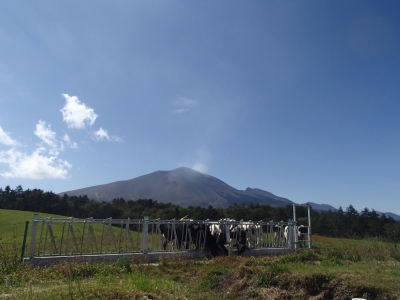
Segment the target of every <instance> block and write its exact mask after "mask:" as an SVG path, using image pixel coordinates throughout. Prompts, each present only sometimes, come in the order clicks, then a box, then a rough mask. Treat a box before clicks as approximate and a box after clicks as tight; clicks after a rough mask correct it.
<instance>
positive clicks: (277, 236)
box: [272, 225, 285, 246]
mask: <svg viewBox="0 0 400 300" xmlns="http://www.w3.org/2000/svg"><path fill="white" fill-rule="evenodd" d="M272 232H273V234H274V246H275V245H277V244H279V243H280V241H281V240H282V239H284V238H285V234H284V228H283V226H282V225H274V226H272Z"/></svg>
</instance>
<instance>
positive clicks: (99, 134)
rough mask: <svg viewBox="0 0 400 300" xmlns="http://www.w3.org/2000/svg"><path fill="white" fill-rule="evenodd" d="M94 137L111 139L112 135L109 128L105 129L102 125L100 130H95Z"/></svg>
mask: <svg viewBox="0 0 400 300" xmlns="http://www.w3.org/2000/svg"><path fill="white" fill-rule="evenodd" d="M94 137H95V138H96V140H98V141H100V140H104V139H105V140H110V137H109V135H108V133H107V130H104V129H103V128H101V127H100V129H99V130H97V131H95V132H94Z"/></svg>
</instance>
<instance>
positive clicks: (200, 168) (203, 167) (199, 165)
mask: <svg viewBox="0 0 400 300" xmlns="http://www.w3.org/2000/svg"><path fill="white" fill-rule="evenodd" d="M192 169H193V170H196V171H199V172H201V173H207V172H208V167H207V166H206V165H205V164H203V163H200V162H197V163H195V164H194V166H193V167H192Z"/></svg>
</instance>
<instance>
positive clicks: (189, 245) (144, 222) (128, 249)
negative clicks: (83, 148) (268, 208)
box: [29, 214, 311, 258]
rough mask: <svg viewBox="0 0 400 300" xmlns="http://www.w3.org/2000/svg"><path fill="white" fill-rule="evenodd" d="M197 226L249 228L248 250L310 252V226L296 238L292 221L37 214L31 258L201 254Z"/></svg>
mask: <svg viewBox="0 0 400 300" xmlns="http://www.w3.org/2000/svg"><path fill="white" fill-rule="evenodd" d="M199 225H204V226H207V227H208V228H210V227H212V226H214V227H216V228H227V229H229V228H233V227H239V226H241V228H247V229H246V230H247V236H246V237H247V241H246V244H247V246H248V248H250V249H268V248H285V249H286V248H296V247H298V246H299V245H300V244H303V243H305V244H306V245H305V246H307V247H310V248H311V226H306V227H308V233H306V234H304V233H303V234H302V235H301V236H299V235H298V234H297V232H298V226H297V224H296V222H295V221H293V222H265V221H258V222H256V221H234V220H230V219H224V220H220V221H209V220H159V219H157V220H149V219H148V218H147V217H145V218H144V219H129V218H128V219H112V218H108V219H93V218H88V219H79V218H52V217H48V218H39V216H38V215H37V214H35V215H34V219H33V225H32V234H31V243H30V253H29V257H30V258H34V257H48V256H79V255H90V254H103V255H107V254H115V253H119V254H121V253H152V252H172V251H174V252H175V251H202V250H205V241H206V235H207V234H210V233H209V231H207V230H202V231H198V232H197V234H196V236H193V234H192V232H191V230H193V228H195V227H196V226H199ZM204 226H203V228H204ZM224 226H226V227H224ZM249 226H251V229H252V230H250V229H249V228H250V227H249ZM161 228H164V231H163V233H162V230H161ZM165 228H167V231H165ZM285 230H286V231H287V232H286V234H285ZM229 231H230V230H225V232H227V235H226V236H225V239H226V243H229V241H230V239H231V236H229V234H228V233H229Z"/></svg>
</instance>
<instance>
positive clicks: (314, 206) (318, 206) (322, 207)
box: [304, 202, 337, 211]
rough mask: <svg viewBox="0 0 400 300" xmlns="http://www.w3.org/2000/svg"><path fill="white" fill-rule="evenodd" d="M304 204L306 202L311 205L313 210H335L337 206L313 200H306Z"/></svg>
mask: <svg viewBox="0 0 400 300" xmlns="http://www.w3.org/2000/svg"><path fill="white" fill-rule="evenodd" d="M304 204H308V205H310V206H311V208H312V209H313V210H331V211H337V208H334V207H333V206H332V205H329V204H317V203H313V202H307V203H304Z"/></svg>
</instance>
